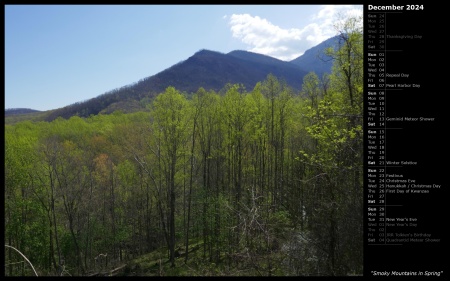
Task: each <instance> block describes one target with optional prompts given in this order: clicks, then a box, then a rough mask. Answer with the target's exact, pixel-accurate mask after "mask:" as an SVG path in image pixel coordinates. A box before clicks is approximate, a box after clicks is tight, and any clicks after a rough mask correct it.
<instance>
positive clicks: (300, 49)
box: [229, 5, 362, 61]
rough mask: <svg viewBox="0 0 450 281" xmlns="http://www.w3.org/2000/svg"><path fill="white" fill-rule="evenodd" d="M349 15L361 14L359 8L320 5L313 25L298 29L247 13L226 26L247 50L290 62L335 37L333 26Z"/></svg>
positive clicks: (232, 19) (234, 16) (238, 16)
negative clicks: (281, 26) (228, 26)
mask: <svg viewBox="0 0 450 281" xmlns="http://www.w3.org/2000/svg"><path fill="white" fill-rule="evenodd" d="M350 15H353V16H354V15H362V9H356V8H354V7H353V6H335V5H326V6H322V8H321V9H320V11H319V12H318V13H317V14H315V15H312V17H311V19H312V22H311V23H309V24H308V25H306V26H304V27H300V28H290V29H283V28H280V27H279V26H276V25H274V24H272V23H271V22H269V21H268V20H267V19H263V18H260V17H258V16H252V15H249V14H233V15H232V16H231V17H229V24H230V26H231V27H230V29H231V32H232V36H233V37H235V38H237V39H240V40H241V41H242V42H243V43H245V44H247V45H249V49H248V51H250V52H255V53H260V54H264V55H268V56H271V57H275V58H278V59H281V60H285V61H289V60H293V59H295V58H297V57H298V56H300V55H302V54H303V53H304V52H305V51H306V50H308V49H309V48H311V47H313V46H315V45H317V44H319V43H321V42H323V41H324V40H326V39H328V38H330V37H332V36H334V35H336V30H335V29H334V28H333V25H334V24H335V23H336V22H337V21H338V20H339V19H342V18H343V17H344V18H345V17H347V16H350Z"/></svg>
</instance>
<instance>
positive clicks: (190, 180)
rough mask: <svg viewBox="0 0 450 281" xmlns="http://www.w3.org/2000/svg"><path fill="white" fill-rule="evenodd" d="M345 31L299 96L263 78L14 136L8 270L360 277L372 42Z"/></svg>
mask: <svg viewBox="0 0 450 281" xmlns="http://www.w3.org/2000/svg"><path fill="white" fill-rule="evenodd" d="M340 30H341V33H340V41H339V42H340V48H339V49H337V50H331V49H330V50H329V51H330V52H329V53H328V55H329V56H330V57H332V58H333V62H334V65H333V71H332V74H331V75H325V76H322V77H318V76H317V75H316V74H315V73H313V72H311V73H309V74H308V75H306V76H305V78H304V79H303V82H302V84H303V85H302V90H301V91H300V92H298V91H294V90H293V89H292V88H291V87H289V86H288V85H286V84H285V83H284V82H283V80H281V79H278V78H277V77H276V76H274V75H268V76H267V77H266V79H265V80H263V81H261V82H258V83H257V84H256V85H255V87H254V88H253V89H247V88H243V87H242V85H239V84H227V85H226V86H225V87H224V88H223V89H222V90H221V93H223V94H219V93H218V92H216V91H214V90H208V91H207V90H204V89H203V88H199V89H198V90H197V91H196V92H195V93H192V95H190V96H189V97H187V96H186V95H185V94H183V92H182V91H180V90H179V89H177V88H175V87H167V88H166V89H165V90H164V91H163V92H162V93H160V94H159V95H157V96H156V97H155V99H154V100H152V101H151V102H149V103H148V104H147V108H148V109H149V110H148V111H142V112H134V113H127V114H124V113H121V112H120V111H116V112H114V113H112V114H109V115H91V116H90V117H86V118H81V117H78V116H74V117H71V118H70V119H62V118H57V119H55V120H53V121H52V122H31V121H25V122H19V123H17V124H14V125H5V219H4V221H5V244H6V245H7V247H5V273H6V275H11V276H12V275H39V276H44V275H64V276H69V275H70V276H78V275H82V276H86V275H95V274H98V272H101V271H107V272H111V270H113V269H115V268H124V270H123V271H121V273H120V275H133V274H134V275H227V276H274V275H305V276H311V275H313V276H339V275H341V276H342V275H345V276H347V275H361V274H362V267H363V210H362V207H363V171H362V167H363V162H362V161H363V148H362V144H363V135H362V134H363V130H362V113H363V82H362V79H363V54H362V52H363V43H362V33H361V31H360V30H357V29H356V28H355V22H354V21H348V22H346V23H345V25H343V26H341V28H340ZM12 247H13V248H12ZM156 253H159V254H158V255H159V256H158V257H157V258H155V257H156ZM21 254H23V256H22V255H21ZM148 256H152V257H153V258H152V259H149V260H148V261H146V262H143V260H144V257H148ZM24 257H26V259H27V260H25V259H24ZM114 272H115V271H114ZM111 274H112V273H111Z"/></svg>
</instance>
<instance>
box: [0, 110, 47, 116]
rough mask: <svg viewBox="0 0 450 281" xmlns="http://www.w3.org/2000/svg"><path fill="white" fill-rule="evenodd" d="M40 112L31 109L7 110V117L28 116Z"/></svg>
mask: <svg viewBox="0 0 450 281" xmlns="http://www.w3.org/2000/svg"><path fill="white" fill-rule="evenodd" d="M36 112H40V111H39V110H35V109H30V108H7V109H5V116H11V115H18V114H28V113H36Z"/></svg>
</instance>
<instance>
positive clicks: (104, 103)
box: [46, 38, 335, 121]
mask: <svg viewBox="0 0 450 281" xmlns="http://www.w3.org/2000/svg"><path fill="white" fill-rule="evenodd" d="M333 40H335V39H333V38H331V39H328V40H326V41H324V42H323V43H321V44H319V45H317V46H316V47H313V48H311V49H309V50H307V51H306V52H305V53H304V54H303V55H302V56H300V57H298V58H296V59H294V60H292V61H290V62H286V61H282V60H279V59H276V58H273V57H270V56H266V55H261V54H256V53H252V52H248V51H240V50H237V51H232V52H230V53H228V54H224V53H219V52H215V51H211V50H200V51H198V52H196V53H195V54H194V55H192V56H191V57H189V58H188V59H186V60H184V61H181V62H179V63H177V64H175V65H173V66H171V67H169V68H167V69H165V70H163V71H161V72H159V73H157V74H156V75H153V76H150V77H147V78H144V79H141V80H140V81H138V82H136V83H134V84H131V85H126V86H124V87H121V88H118V89H114V90H112V91H110V92H107V93H105V94H102V95H100V96H97V97H95V98H92V99H89V100H87V101H83V102H78V103H75V104H71V105H68V106H65V107H63V108H59V109H55V110H53V111H52V112H51V113H49V114H48V115H47V117H46V120H47V121H52V120H54V119H56V118H57V117H63V118H70V117H71V116H74V115H78V116H82V117H88V116H90V115H91V114H94V115H96V114H99V113H105V114H108V113H111V112H113V111H114V110H122V111H123V112H134V111H138V110H144V109H145V103H146V102H148V101H149V100H150V99H152V98H153V97H155V96H156V95H158V94H159V93H161V92H163V91H164V90H165V89H166V88H167V87H168V86H173V87H175V88H176V89H177V90H179V91H181V92H186V93H188V94H190V93H194V92H197V90H198V89H199V88H200V87H203V88H204V89H205V90H214V91H216V92H218V91H220V90H221V89H223V88H224V86H225V85H226V84H227V83H231V84H243V85H244V86H245V88H246V89H247V90H248V91H251V90H252V89H253V87H254V86H255V85H256V83H257V82H261V81H263V80H265V79H266V78H267V75H268V74H273V75H274V76H276V77H277V78H278V79H280V80H284V81H286V83H287V84H288V85H289V86H290V87H292V88H293V89H294V90H296V91H299V90H300V89H301V85H302V83H303V77H304V76H305V75H306V74H307V73H308V72H310V71H314V72H316V73H318V74H320V75H321V74H322V73H323V72H330V71H331V62H323V61H321V60H320V58H319V57H318V54H319V53H321V52H322V51H323V50H324V48H326V47H328V46H330V44H332V43H333V42H335V41H333Z"/></svg>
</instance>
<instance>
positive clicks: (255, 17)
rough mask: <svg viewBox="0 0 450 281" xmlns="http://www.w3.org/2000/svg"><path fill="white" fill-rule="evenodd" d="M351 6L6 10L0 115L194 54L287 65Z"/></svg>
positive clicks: (58, 101) (128, 80) (89, 94)
mask: <svg viewBox="0 0 450 281" xmlns="http://www.w3.org/2000/svg"><path fill="white" fill-rule="evenodd" d="M362 10H363V8H362V5H360V6H338V5H332V6H322V5H292V6H291V5H143V6H141V5H5V108H32V109H37V110H50V109H56V108H60V107H63V106H66V105H69V104H72V103H75V102H80V101H84V100H88V99H90V98H93V97H96V96H98V95H101V94H104V93H106V92H108V91H111V90H113V89H116V88H120V87H122V86H125V85H129V84H132V83H135V82H137V81H139V80H140V79H142V78H145V77H149V76H152V75H155V74H157V73H159V72H161V71H163V70H165V69H167V68H169V67H170V66H172V65H174V64H176V63H178V62H180V61H183V60H186V59H187V58H189V57H190V56H192V55H193V54H194V53H195V52H197V51H199V50H201V49H208V50H212V51H217V52H221V53H228V52H231V51H233V50H247V51H252V52H255V53H261V54H265V55H269V56H273V57H275V58H278V59H281V60H287V61H288V60H292V59H294V58H296V57H298V56H300V55H301V54H303V52H304V51H305V50H307V49H309V48H311V47H313V46H315V45H317V44H319V43H320V42H322V41H324V40H326V39H328V38H330V37H332V36H334V35H336V30H335V29H334V28H333V25H334V23H336V22H337V21H338V20H339V19H342V18H343V17H346V16H348V15H362Z"/></svg>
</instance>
